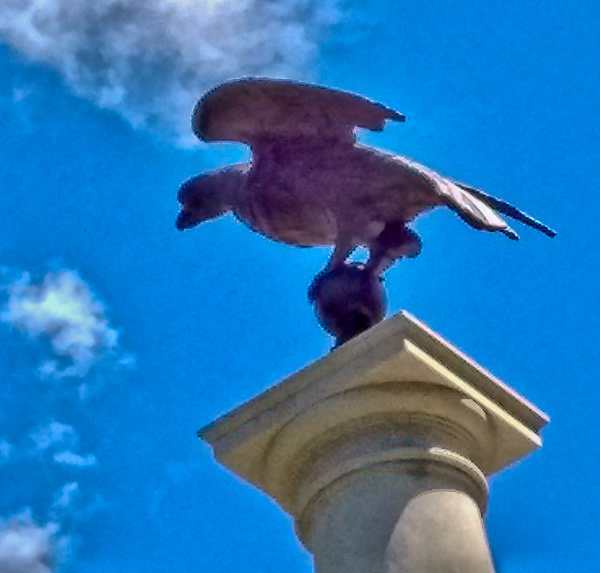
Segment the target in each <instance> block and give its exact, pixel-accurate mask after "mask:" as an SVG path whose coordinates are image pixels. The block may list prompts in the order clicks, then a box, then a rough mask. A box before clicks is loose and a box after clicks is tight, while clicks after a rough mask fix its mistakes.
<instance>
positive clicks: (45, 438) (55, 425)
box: [29, 420, 79, 452]
mask: <svg viewBox="0 0 600 573" xmlns="http://www.w3.org/2000/svg"><path fill="white" fill-rule="evenodd" d="M29 437H30V438H31V439H32V440H33V442H34V443H35V447H36V451H37V452H43V451H44V450H47V449H48V448H49V447H51V446H55V445H64V444H69V445H72V444H75V443H77V441H78V440H79V438H78V436H77V433H76V432H75V428H73V426H70V425H69V424H62V423H61V422H56V421H54V420H53V421H52V422H50V423H49V424H48V425H47V426H41V427H38V428H35V429H34V430H32V431H31V432H30V434H29Z"/></svg>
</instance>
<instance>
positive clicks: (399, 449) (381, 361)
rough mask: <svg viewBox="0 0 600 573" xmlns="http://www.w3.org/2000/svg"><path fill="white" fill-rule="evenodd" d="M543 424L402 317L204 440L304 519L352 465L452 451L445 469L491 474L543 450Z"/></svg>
mask: <svg viewBox="0 0 600 573" xmlns="http://www.w3.org/2000/svg"><path fill="white" fill-rule="evenodd" d="M547 422H548V418H547V417H546V416H545V415H544V414H543V413H542V412H541V411H539V410H538V409H537V408H536V407H535V406H533V405H532V404H530V403H529V402H527V401H526V400H525V399H524V398H522V397H521V396H519V395H518V394H517V393H515V392H514V391H513V390H511V389H510V388H509V387H508V386H506V385H505V384H504V383H503V382H501V381H500V380H498V379H497V378H495V377H494V376H492V375H491V374H490V373H489V372H487V371H486V370H484V369H483V368H481V367H480V366H478V365H477V364H475V363H474V362H473V361H472V360H471V359H469V358H468V357H467V356H465V355H464V354H463V353H462V352H460V351H459V350H458V349H456V348H455V347H454V346H452V345H451V344H449V343H448V342H446V341H445V340H444V339H442V338H441V337H440V336H438V335H437V334H435V333H434V332H432V331H431V330H430V329H429V328H428V327H426V326H425V325H424V324H422V323H421V322H420V321H418V320H417V319H416V318H414V317H412V316H411V315H410V314H408V313H406V312H401V313H399V314H397V315H396V316H394V317H392V318H390V319H388V320H386V321H384V322H382V323H380V324H379V325H377V326H375V327H374V328H372V329H370V330H368V331H367V332H365V333H363V334H362V335H360V336H358V337H356V338H355V339H353V340H351V341H350V342H348V343H346V344H344V345H343V346H341V347H339V348H338V349H336V350H334V351H332V352H331V353H329V354H328V355H327V356H325V357H324V358H322V359H320V360H318V361H317V362H315V363H313V364H311V365H310V366H308V367H307V368H304V369H303V370H301V371H299V372H297V373H296V374H293V375H292V376H290V377H289V378H288V379H287V380H284V381H283V382H281V383H280V384H278V385H276V386H275V387H273V388H271V389H269V390H267V391H266V392H264V393H263V394H261V395H259V396H257V397H256V398H254V399H253V400H251V401H250V402H248V403H246V404H244V405H243V406H241V407H240V408H238V409H236V410H234V411H233V412H231V413H229V414H227V415H225V416H223V417H222V418H220V419H218V420H217V421H215V422H214V423H212V424H210V425H208V426H206V427H205V428H203V429H202V430H200V432H199V435H200V437H202V438H203V439H204V440H206V441H207V442H208V443H209V444H210V445H211V446H212V447H213V450H214V454H215V457H216V458H217V460H219V461H220V462H221V463H222V464H223V465H225V466H227V467H228V468H229V469H230V470H232V471H234V472H235V473H237V474H238V475H240V476H241V477H243V478H245V479H246V480H248V481H249V482H251V483H252V484H254V485H255V486H257V487H258V488H260V489H261V490H263V491H265V492H266V493H267V494H269V495H270V496H271V497H272V498H274V499H275V500H276V501H277V502H278V503H279V504H280V505H281V506H282V507H283V508H284V509H285V510H286V511H287V512H289V513H290V514H292V515H293V516H294V517H295V518H296V519H299V518H301V515H302V514H303V512H304V511H305V509H306V506H307V504H308V503H309V502H310V500H311V499H312V497H314V495H316V493H317V492H318V490H319V487H321V486H323V484H326V483H328V480H331V479H337V477H339V475H340V472H344V471H346V470H347V469H348V468H356V467H362V466H361V464H368V463H372V462H373V463H374V462H375V460H376V459H380V460H381V459H384V458H386V456H387V458H390V459H391V458H394V459H398V460H399V459H404V458H403V456H404V457H406V456H408V457H410V456H411V455H412V456H416V455H417V452H419V455H420V456H425V457H427V456H429V457H431V459H434V458H435V457H436V455H438V454H439V453H440V452H449V453H448V454H446V453H444V454H443V455H444V456H446V457H445V458H444V459H445V460H446V461H449V460H450V459H454V460H456V461H457V464H458V465H459V466H461V464H462V463H463V461H464V460H466V461H467V462H468V464H472V465H473V467H474V468H475V469H476V470H477V471H475V470H474V471H475V473H474V474H473V476H475V475H476V474H477V472H480V473H481V474H483V475H485V476H489V475H491V474H493V473H495V472H497V471H499V470H501V469H502V468H504V467H506V466H508V465H510V464H512V463H513V462H515V461H517V460H519V459H521V458H522V457H524V456H525V455H527V454H529V453H530V452H532V451H533V450H535V449H537V448H539V447H540V446H541V438H540V435H539V433H540V430H541V429H542V428H543V426H544V425H545V424H546V423H547ZM411 452H412V453H411ZM436 452H437V453H436ZM440 455H441V454H440ZM447 456H455V457H454V458H451V457H450V458H449V457H447ZM468 464H467V465H468ZM461 467H462V468H463V469H465V468H466V466H465V465H462V466H461ZM353 471H354V470H353ZM465 471H467V470H466V469H465ZM474 479H475V478H474ZM476 481H477V480H476ZM323 487H324V486H323ZM478 503H479V504H480V505H481V503H482V502H481V501H479V500H478Z"/></svg>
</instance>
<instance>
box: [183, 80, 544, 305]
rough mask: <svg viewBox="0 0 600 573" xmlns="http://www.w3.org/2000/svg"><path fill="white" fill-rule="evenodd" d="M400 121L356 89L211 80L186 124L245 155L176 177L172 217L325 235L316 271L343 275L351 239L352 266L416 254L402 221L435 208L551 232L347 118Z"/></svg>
mask: <svg viewBox="0 0 600 573" xmlns="http://www.w3.org/2000/svg"><path fill="white" fill-rule="evenodd" d="M404 119H405V118H404V116H403V115H402V114H400V113H398V112H397V111H394V110H393V109H390V108H388V107H386V106H384V105H382V104H379V103H376V102H374V101H371V100H369V99H367V98H364V97H361V96H358V95H354V94H351V93H348V92H344V91H340V90H336V89H330V88H325V87H320V86H314V85H310V84H305V83H300V82H295V81H287V80H272V79H262V78H245V79H239V80H234V81H230V82H227V83H224V84H222V85H220V86H217V87H216V88H214V89H212V90H210V91H209V92H207V93H206V94H205V95H204V96H203V97H202V98H201V99H200V101H199V102H198V104H197V105H196V108H195V110H194V113H193V117H192V127H193V131H194V133H195V135H196V136H197V137H198V138H199V139H200V140H202V141H205V142H216V141H229V142H242V143H245V144H247V145H249V146H250V148H251V150H252V160H251V162H249V163H244V164H237V165H232V166H230V167H227V168H224V169H220V170H217V171H212V172H209V173H204V174H201V175H199V176H197V177H194V178H192V179H190V180H189V181H187V182H186V183H184V184H183V185H182V186H181V188H180V190H179V202H180V204H181V210H180V213H179V215H178V217H177V222H176V226H177V228H178V229H180V230H184V229H188V228H190V227H193V226H195V225H198V224H199V223H202V222H204V221H207V220H210V219H214V218H216V217H219V216H220V215H223V214H225V213H228V212H233V213H234V214H235V215H236V216H237V217H238V218H239V219H241V220H242V221H243V222H244V223H246V224H247V225H248V226H249V227H250V228H251V229H252V230H254V231H256V232H258V233H261V234H262V235H264V236H266V237H269V238H271V239H274V240H276V241H281V242H284V243H287V244H290V245H298V246H317V245H332V246H333V247H334V249H333V253H332V255H331V258H330V260H329V263H328V265H327V267H326V271H325V272H331V273H334V274H335V273H338V275H339V271H340V269H341V270H342V275H344V274H345V273H346V274H348V273H349V275H352V276H354V274H356V272H355V271H354V270H352V269H346V270H344V268H345V266H347V265H348V264H349V263H348V262H347V259H348V257H349V255H350V254H351V252H352V251H353V250H354V249H355V248H356V247H358V246H364V247H366V248H367V249H368V250H369V253H370V255H369V260H368V261H367V262H366V264H365V265H364V269H365V271H366V272H371V273H373V275H374V276H375V275H377V276H378V275H379V274H380V273H382V272H383V270H385V269H386V268H387V267H389V266H390V264H391V263H392V262H393V261H395V260H397V259H399V258H403V257H414V256H417V255H418V254H419V252H420V250H421V240H420V238H419V237H418V235H417V234H416V233H415V232H414V230H412V229H411V228H410V227H409V224H410V222H411V221H412V220H414V219H415V218H416V217H417V216H418V215H420V214H421V213H424V212H426V211H428V210H430V209H433V208H435V207H443V206H446V207H449V208H450V209H452V210H453V211H454V212H455V213H456V214H457V215H458V216H459V217H461V218H462V219H463V220H464V221H465V222H467V223H468V224H469V225H471V226H472V227H474V228H476V229H480V230H484V231H496V232H500V233H502V234H504V235H506V236H507V237H509V238H510V239H518V236H517V234H516V233H515V232H514V231H513V230H512V229H511V228H510V226H509V225H508V224H507V222H506V221H505V220H504V219H503V218H502V216H501V215H505V216H508V217H510V218H512V219H515V220H517V221H520V222H522V223H524V224H526V225H528V226H530V227H533V228H535V229H537V230H539V231H541V232H542V233H545V234H546V235H548V236H550V237H553V236H554V235H555V233H554V231H552V230H551V229H550V228H548V227H547V226H545V225H543V224H542V223H540V222H538V221H536V220H535V219H533V218H531V217H529V216H528V215H526V214H525V213H523V212H522V211H520V210H518V209H517V208H515V207H513V206H512V205H510V204H508V203H506V202H505V201H502V200H500V199H497V198H495V197H493V196H491V195H488V194H487V193H484V192H483V191H481V190H479V189H476V188H474V187H471V186H469V185H465V184H463V183H460V182H458V181H455V180H453V179H450V178H447V177H444V176H442V175H440V174H438V173H436V172H435V171H433V170H432V169H429V168H427V167H425V166H424V165H421V164H419V163H417V162H415V161H413V160H412V159H409V158H407V157H403V156H401V155H396V154H392V153H387V152H384V151H380V150H378V149H375V148H373V147H369V146H366V145H362V144H360V143H358V142H357V140H356V135H355V130H356V128H364V129H369V130H372V131H381V130H382V129H383V128H384V126H385V123H386V121H388V120H390V121H404ZM342 275H340V276H342ZM336 276H337V275H336ZM323 277H324V275H323V273H321V275H320V278H321V279H323ZM374 314H376V315H379V314H380V313H379V311H377V312H375V313H374Z"/></svg>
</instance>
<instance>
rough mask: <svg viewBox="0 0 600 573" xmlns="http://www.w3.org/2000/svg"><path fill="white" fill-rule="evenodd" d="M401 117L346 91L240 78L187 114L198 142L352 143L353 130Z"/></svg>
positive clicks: (377, 127) (378, 126)
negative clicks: (311, 139) (310, 139)
mask: <svg viewBox="0 0 600 573" xmlns="http://www.w3.org/2000/svg"><path fill="white" fill-rule="evenodd" d="M387 119H391V120H395V121H404V116H403V115H402V114H400V113H398V112H397V111H394V110H393V109H390V108H388V107H385V106H383V105H381V104H379V103H376V102H374V101H371V100H369V99H366V98H364V97H360V96H357V95H354V94H351V93H348V92H343V91H339V90H334V89H330V88H325V87H319V86H313V85H309V84H303V83H299V82H294V81H287V80H270V79H260V78H245V79H241V80H234V81H231V82H227V83H224V84H222V85H220V86H218V87H216V88H215V89H213V90H211V91H209V92H207V93H206V94H205V95H204V96H203V97H202V98H201V99H200V101H199V102H198V103H197V105H196V108H195V109H194V114H193V116H192V128H193V131H194V133H195V135H196V136H197V137H198V138H199V139H201V140H203V141H240V142H242V143H247V144H249V145H250V146H253V145H256V144H257V143H260V142H263V141H272V142H273V141H277V140H281V142H284V141H285V142H292V141H297V140H301V139H306V138H319V139H323V140H326V141H330V142H331V143H335V142H349V143H353V142H354V128H355V127H363V128H366V129H370V130H373V131H380V130H382V129H383V127H384V124H385V121H386V120H387Z"/></svg>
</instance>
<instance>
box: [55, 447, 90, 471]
mask: <svg viewBox="0 0 600 573" xmlns="http://www.w3.org/2000/svg"><path fill="white" fill-rule="evenodd" d="M53 457H54V461H55V462H56V463H59V464H65V465H68V466H77V467H80V468H83V467H86V466H94V465H96V463H97V462H98V460H96V456H94V455H93V454H87V455H86V456H80V455H79V454H76V453H75V452H73V451H71V450H64V451H62V452H57V453H56V454H54V456H53Z"/></svg>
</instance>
